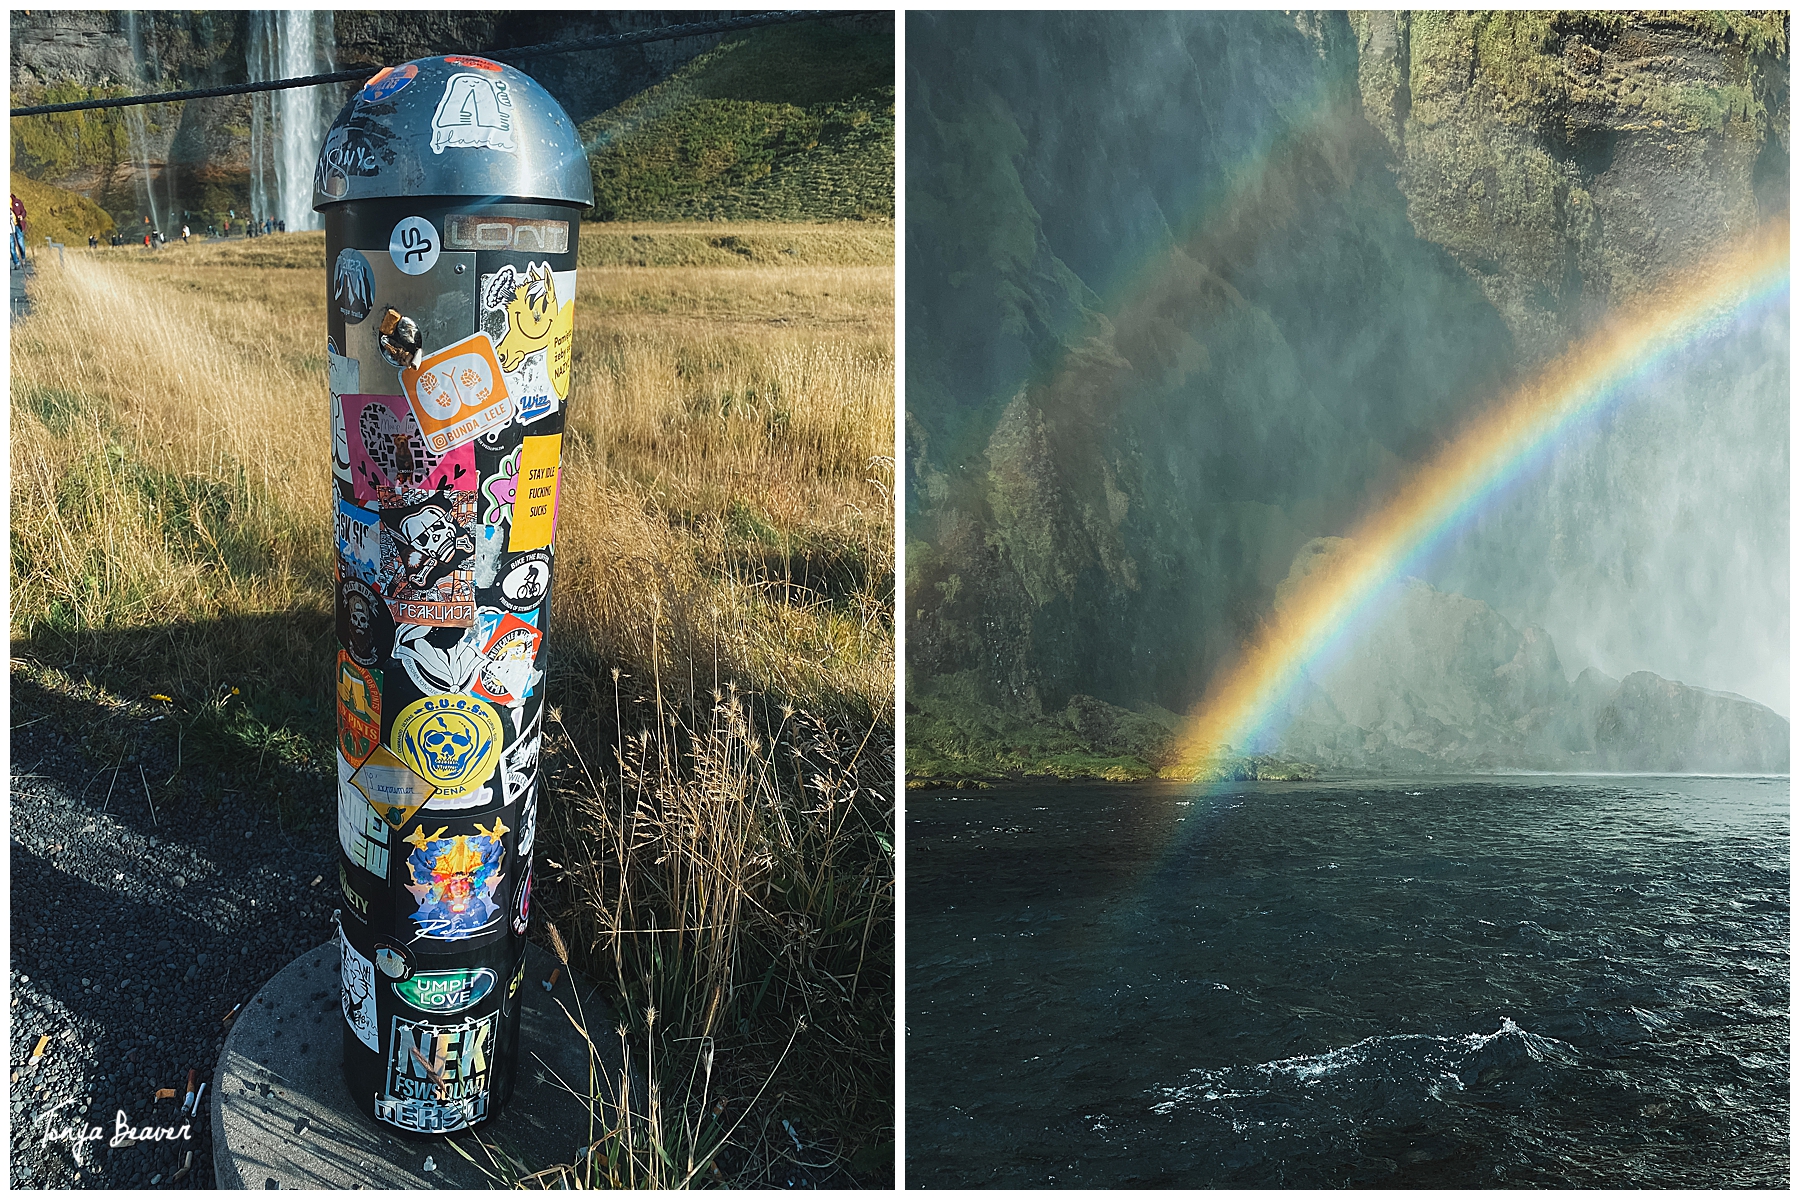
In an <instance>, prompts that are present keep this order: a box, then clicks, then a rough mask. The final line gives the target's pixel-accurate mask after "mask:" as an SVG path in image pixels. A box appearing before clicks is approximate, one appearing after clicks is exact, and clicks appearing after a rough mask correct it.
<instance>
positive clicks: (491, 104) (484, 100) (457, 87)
mask: <svg viewBox="0 0 1800 1200" xmlns="http://www.w3.org/2000/svg"><path fill="white" fill-rule="evenodd" d="M446 148H455V149H460V150H481V149H486V150H504V151H505V152H506V153H508V154H516V153H518V149H519V147H518V142H517V140H516V139H515V137H514V131H513V103H512V93H511V92H509V91H508V90H507V86H506V81H505V80H504V79H497V78H495V77H494V76H491V75H472V74H457V75H452V76H451V77H450V78H449V80H448V81H446V82H445V84H444V95H443V97H442V98H441V99H440V100H439V101H438V106H437V111H436V112H434V113H432V114H431V152H432V153H433V154H442V153H443V152H444V150H445V149H446Z"/></svg>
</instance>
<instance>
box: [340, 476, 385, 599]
mask: <svg viewBox="0 0 1800 1200" xmlns="http://www.w3.org/2000/svg"><path fill="white" fill-rule="evenodd" d="M337 540H338V558H339V559H340V560H341V561H342V562H343V564H344V578H346V579H360V580H362V581H363V582H364V583H367V584H369V585H370V586H372V587H375V588H377V589H379V588H380V586H381V514H380V513H377V512H373V511H371V510H370V509H366V508H363V507H362V506H361V505H357V504H352V503H350V502H349V501H348V500H345V499H343V498H342V497H340V498H339V499H338V502H337Z"/></svg>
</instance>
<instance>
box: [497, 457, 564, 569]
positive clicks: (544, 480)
mask: <svg viewBox="0 0 1800 1200" xmlns="http://www.w3.org/2000/svg"><path fill="white" fill-rule="evenodd" d="M561 461H562V434H560V433H552V434H548V435H546V436H544V437H528V438H526V439H525V450H524V453H522V454H520V455H519V489H518V492H517V493H516V495H515V496H514V498H513V507H512V535H511V536H510V537H508V538H507V541H506V549H507V552H508V553H514V552H516V551H519V550H541V549H543V548H544V547H545V546H548V545H549V544H550V539H551V538H552V537H554V536H555V535H556V489H557V470H558V467H559V465H560V463H561Z"/></svg>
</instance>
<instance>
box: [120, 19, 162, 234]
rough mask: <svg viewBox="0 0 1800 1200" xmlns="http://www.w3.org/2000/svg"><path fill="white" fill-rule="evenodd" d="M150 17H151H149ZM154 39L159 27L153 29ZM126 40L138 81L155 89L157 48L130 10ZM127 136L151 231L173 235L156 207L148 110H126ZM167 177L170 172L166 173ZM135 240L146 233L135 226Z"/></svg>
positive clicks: (134, 176)
mask: <svg viewBox="0 0 1800 1200" xmlns="http://www.w3.org/2000/svg"><path fill="white" fill-rule="evenodd" d="M146 15H148V14H146ZM151 30H152V34H153V35H154V32H155V27H154V25H152V27H151ZM125 40H126V41H127V42H129V43H130V45H131V65H132V68H133V69H134V70H135V71H136V72H137V77H138V79H139V80H140V81H141V82H143V83H146V84H148V85H149V86H152V87H154V86H155V85H156V83H157V80H158V77H159V76H160V75H161V71H160V70H158V69H157V64H156V61H155V44H154V42H152V43H151V46H150V49H149V51H148V52H146V50H145V46H144V35H143V31H142V30H140V29H139V28H138V14H137V13H135V12H132V11H130V10H127V11H126V13H125ZM125 132H126V135H127V136H128V137H129V138H130V140H131V177H132V182H133V183H135V184H137V185H138V187H139V190H140V191H141V192H142V194H143V199H144V211H147V212H148V213H149V214H150V224H151V228H153V229H159V230H162V232H163V233H164V234H167V233H169V232H170V231H169V230H168V229H166V228H164V226H163V210H162V209H161V208H159V207H158V206H157V203H156V182H155V180H154V179H152V177H151V174H150V133H149V129H148V128H147V127H146V124H145V121H144V106H143V105H139V104H132V105H128V106H126V108H125ZM164 174H167V171H166V170H165V171H164ZM129 232H130V234H131V236H132V237H133V238H136V237H138V236H139V235H140V234H141V233H142V232H143V231H142V230H140V229H138V228H137V227H136V226H133V227H132V228H131V229H130V231H129Z"/></svg>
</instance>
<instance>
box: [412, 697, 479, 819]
mask: <svg viewBox="0 0 1800 1200" xmlns="http://www.w3.org/2000/svg"><path fill="white" fill-rule="evenodd" d="M388 740H389V741H390V742H391V743H392V744H393V748H394V753H395V754H397V755H399V756H400V759H401V761H402V762H404V763H406V765H407V766H409V767H411V768H412V769H413V770H414V771H416V772H418V774H419V775H420V776H421V777H422V778H424V779H425V780H427V781H428V782H430V784H431V785H432V786H433V787H435V788H437V795H438V797H439V798H441V799H455V798H456V797H458V796H467V795H468V794H469V793H471V792H473V791H474V790H475V789H476V788H478V787H480V786H481V785H482V784H483V783H485V782H486V781H487V779H488V776H490V775H492V774H493V773H494V766H495V764H497V763H498V762H499V761H500V743H501V741H502V740H503V739H502V733H501V726H500V714H499V713H498V712H496V711H494V706H493V705H491V704H489V703H488V702H487V701H485V700H482V699H479V698H477V697H475V696H451V695H443V696H427V697H425V699H423V700H415V701H414V702H413V703H411V704H409V705H407V706H406V707H405V708H403V709H401V710H400V715H399V716H397V717H395V718H394V728H393V731H392V732H391V733H390V734H389V735H388Z"/></svg>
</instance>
